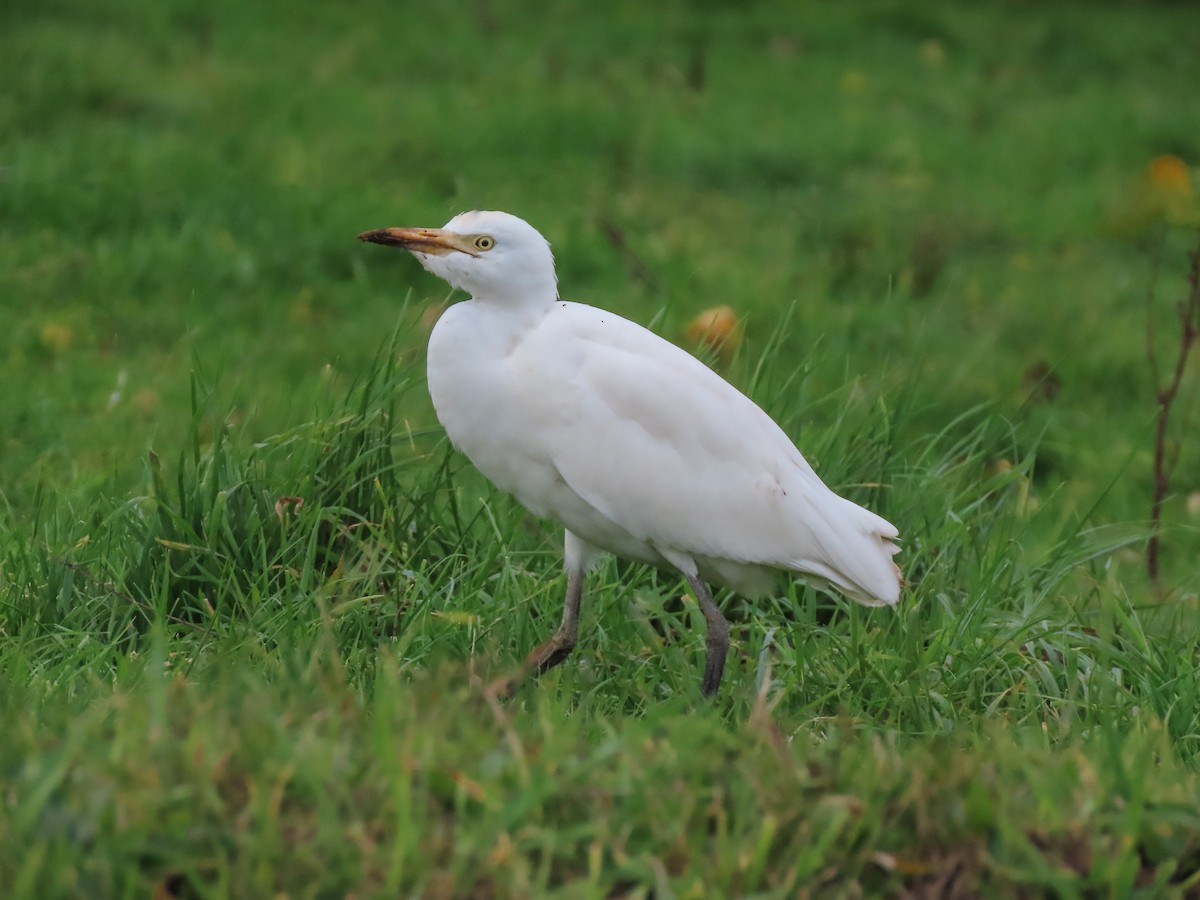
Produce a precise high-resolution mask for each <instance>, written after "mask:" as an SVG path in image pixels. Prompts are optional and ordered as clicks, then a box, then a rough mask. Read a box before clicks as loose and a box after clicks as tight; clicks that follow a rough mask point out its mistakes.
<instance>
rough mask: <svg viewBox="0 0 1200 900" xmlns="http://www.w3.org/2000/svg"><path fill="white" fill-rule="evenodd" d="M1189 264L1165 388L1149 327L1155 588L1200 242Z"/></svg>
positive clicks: (1195, 312)
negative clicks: (1154, 409) (1170, 440)
mask: <svg viewBox="0 0 1200 900" xmlns="http://www.w3.org/2000/svg"><path fill="white" fill-rule="evenodd" d="M1188 262H1189V266H1188V293H1187V297H1186V298H1184V299H1183V300H1182V301H1180V303H1179V306H1178V312H1179V325H1180V333H1179V354H1178V356H1176V358H1175V369H1174V371H1173V372H1172V373H1171V379H1170V381H1168V382H1167V383H1166V384H1165V385H1163V384H1161V383H1160V382H1159V380H1158V362H1157V358H1156V356H1155V349H1154V330H1153V327H1149V328H1148V329H1147V332H1146V341H1147V345H1148V350H1149V353H1150V359H1151V362H1152V371H1153V372H1154V376H1155V380H1154V386H1155V390H1156V392H1157V396H1156V399H1157V401H1158V419H1157V421H1156V422H1155V428H1154V495H1153V498H1152V499H1151V503H1150V540H1149V541H1147V542H1146V573H1147V574H1148V575H1149V576H1150V580H1151V581H1152V582H1154V583H1155V584H1158V580H1159V563H1158V557H1159V531H1160V529H1161V525H1162V508H1163V502H1164V500H1165V499H1166V496H1167V491H1168V490H1169V489H1170V474H1169V473H1168V472H1167V425H1168V422H1169V420H1170V417H1171V408H1172V406H1173V405H1174V403H1175V398H1176V397H1177V396H1178V395H1179V386H1180V385H1181V384H1182V383H1183V373H1184V371H1185V369H1186V367H1187V359H1188V354H1189V353H1190V352H1191V349H1192V344H1193V343H1195V341H1196V337H1197V335H1200V241H1198V242H1197V244H1196V247H1195V249H1193V250H1192V251H1191V253H1189V254H1188ZM1151 315H1152V312H1151Z"/></svg>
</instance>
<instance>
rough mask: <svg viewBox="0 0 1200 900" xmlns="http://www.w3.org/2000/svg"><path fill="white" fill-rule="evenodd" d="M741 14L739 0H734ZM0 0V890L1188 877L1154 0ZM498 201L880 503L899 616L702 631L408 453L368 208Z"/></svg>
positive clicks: (795, 591) (394, 304) (787, 610)
mask: <svg viewBox="0 0 1200 900" xmlns="http://www.w3.org/2000/svg"><path fill="white" fill-rule="evenodd" d="M743 6H744V8H743ZM647 9H648V8H647V7H644V5H642V4H634V3H615V4H610V5H603V4H582V3H574V2H543V3H518V2H502V0H477V2H474V3H472V4H458V5H455V4H440V5H439V4H413V3H404V2H400V3H382V2H376V0H362V2H356V3H352V4H322V3H316V2H312V0H297V2H293V3H290V4H278V3H264V4H248V3H234V2H231V0H212V2H209V3H206V4H194V3H185V2H182V0H171V2H164V3H150V2H148V0H108V2H105V3H90V2H84V0H42V2H37V3H34V2H30V0H10V2H9V3H8V4H7V5H6V6H5V9H4V12H3V13H2V14H0V81H2V83H3V84H4V85H5V88H4V90H3V91H0V309H2V310H3V313H4V316H5V321H6V327H5V328H4V329H3V331H2V332H0V383H2V384H3V391H0V425H2V426H3V427H2V429H0V721H2V722H3V728H2V732H3V737H2V738H0V886H2V888H3V890H2V891H0V892H2V893H3V894H4V896H6V897H13V898H26V897H27V898H50V897H146V896H153V897H155V898H157V900H166V898H170V897H180V898H183V897H248V898H249V897H264V896H289V897H333V896H353V897H360V898H362V897H374V896H380V897H395V896H413V897H418V896H419V897H432V898H450V897H477V898H483V897H533V896H561V897H597V898H602V897H654V898H657V900H662V898H668V897H717V896H730V897H732V896H755V897H794V896H813V897H862V896H902V897H972V896H980V895H983V896H1020V897H1030V896H1059V897H1106V896H1111V897H1131V896H1141V897H1162V896H1167V897H1171V896H1200V802H1198V801H1200V776H1198V774H1197V767H1198V764H1200V685H1198V683H1197V677H1196V667H1197V650H1196V639H1195V635H1196V633H1197V630H1198V629H1200V611H1198V609H1197V602H1198V600H1197V585H1198V584H1200V578H1198V577H1197V568H1198V567H1197V563H1196V559H1197V558H1200V502H1198V501H1200V446H1198V444H1200V442H1197V440H1196V438H1195V435H1196V424H1197V398H1198V396H1200V391H1198V389H1197V384H1198V377H1197V376H1198V375H1200V366H1198V365H1197V363H1196V361H1195V358H1193V359H1192V361H1191V362H1190V363H1189V365H1188V367H1187V368H1186V370H1185V372H1184V375H1183V381H1182V388H1181V391H1180V395H1179V397H1178V399H1177V401H1176V403H1175V406H1174V409H1173V419H1172V424H1171V432H1170V441H1169V443H1168V446H1167V460H1168V463H1169V464H1170V466H1171V470H1170V473H1171V493H1170V495H1169V496H1168V499H1167V502H1166V506H1165V510H1164V522H1165V528H1164V532H1163V550H1162V552H1163V575H1162V579H1161V583H1160V584H1158V585H1157V586H1156V585H1154V584H1152V583H1150V581H1149V580H1148V579H1147V576H1146V574H1145V560H1144V546H1145V541H1146V538H1147V535H1148V531H1149V529H1148V517H1149V510H1150V497H1151V491H1152V485H1153V463H1152V449H1153V435H1154V419H1155V399H1154V397H1155V389H1156V388H1155V384H1154V378H1153V374H1152V369H1151V365H1150V363H1149V361H1148V360H1147V353H1146V325H1147V317H1148V308H1149V316H1150V319H1151V321H1153V322H1154V324H1155V331H1156V334H1157V337H1158V341H1157V343H1158V349H1159V355H1160V364H1159V365H1160V369H1161V373H1162V375H1161V378H1162V379H1165V373H1166V372H1167V371H1169V369H1170V367H1171V366H1172V365H1173V354H1174V352H1175V350H1176V347H1177V345H1178V337H1177V335H1178V330H1179V326H1178V322H1177V321H1176V320H1175V318H1174V309H1175V304H1176V303H1177V302H1178V301H1180V300H1181V299H1182V298H1183V297H1184V295H1185V294H1186V292H1187V283H1186V276H1187V254H1188V251H1189V248H1190V247H1191V246H1193V245H1195V243H1196V235H1195V232H1194V231H1193V230H1190V229H1189V227H1187V226H1188V224H1189V222H1191V221H1192V220H1193V219H1194V214H1195V206H1194V202H1195V201H1194V197H1192V195H1191V194H1190V188H1188V187H1187V186H1186V185H1185V184H1184V183H1183V182H1182V181H1181V180H1180V179H1178V178H1176V179H1175V180H1174V181H1170V182H1169V183H1166V184H1165V185H1164V184H1162V183H1157V182H1154V181H1153V180H1152V179H1151V180H1148V178H1149V176H1148V175H1147V172H1148V171H1149V170H1148V169H1147V167H1148V166H1149V165H1150V163H1151V161H1152V160H1154V159H1156V158H1158V157H1162V156H1164V155H1168V154H1169V155H1175V156H1178V157H1179V158H1180V159H1182V160H1184V161H1185V162H1189V163H1191V164H1193V165H1194V164H1195V162H1196V161H1197V160H1200V123H1198V120H1197V118H1196V87H1197V84H1200V62H1197V60H1200V37H1198V32H1197V29H1196V27H1195V26H1196V22H1197V20H1196V16H1195V12H1194V10H1193V9H1192V8H1191V7H1190V6H1189V5H1188V4H1184V3H1179V4H1171V3H1140V4H1136V3H1118V2H1113V3H1091V4H1085V3H1082V2H1080V3H1064V4H1034V3H1025V2H1009V3H990V4H984V3H951V2H940V3H932V4H922V5H917V4H903V3H899V2H886V0H867V2H862V3H854V4H832V3H830V4H816V3H813V4H807V5H806V4H784V3H771V2H766V0H761V2H757V3H749V4H733V3H722V2H716V0H712V2H706V3H699V4H684V3H666V4H661V5H659V6H658V7H656V8H655V9H656V10H657V11H655V12H653V13H650V12H647ZM468 208H499V209H507V210H509V211H511V212H514V213H517V214H519V215H521V216H523V217H525V218H527V219H529V220H530V221H531V222H533V223H534V224H535V225H536V226H537V227H538V228H540V229H541V230H542V231H543V232H544V233H545V234H546V235H547V237H549V239H550V240H551V241H552V243H553V245H554V248H555V252H556V255H557V258H558V262H559V274H560V280H561V284H562V288H563V294H564V296H565V297H567V298H570V299H578V300H585V301H587V302H591V303H594V304H596V305H600V306H604V307H607V308H611V309H614V310H617V311H619V312H620V313H622V314H624V315H626V316H629V317H630V318H633V319H635V320H637V321H640V322H643V323H646V324H649V325H651V327H653V328H655V329H656V330H657V331H659V332H660V333H661V334H663V335H664V336H666V337H668V338H671V339H673V340H676V341H678V342H681V343H684V344H685V345H686V344H687V338H686V326H687V323H688V322H689V321H690V320H691V319H692V318H693V316H695V315H696V314H697V313H698V312H700V311H701V310H703V309H705V308H708V307H712V306H715V305H719V304H728V305H730V306H731V307H732V308H733V309H734V310H735V311H736V313H737V314H738V316H739V317H740V319H741V322H742V326H743V330H744V338H743V340H742V343H741V346H740V349H739V350H738V353H737V354H736V356H735V357H734V358H733V359H732V360H724V361H719V362H718V361H714V364H719V365H721V366H722V367H723V371H724V373H725V374H726V376H727V377H728V378H729V379H730V380H732V381H733V382H734V383H735V384H737V385H738V386H739V387H741V388H742V389H743V390H745V391H746V392H748V393H749V394H750V395H751V396H752V397H754V399H755V400H757V401H758V402H759V403H760V404H761V405H762V406H763V407H764V408H765V409H766V410H767V411H768V412H770V413H771V414H772V415H773V416H775V417H776V418H777V420H778V421H780V422H781V424H783V426H784V427H785V428H786V429H787V430H788V432H789V433H790V434H792V435H793V436H794V437H795V438H796V440H797V441H798V443H799V445H800V446H801V447H802V449H803V450H804V452H805V453H806V455H807V456H808V457H809V459H810V460H811V461H812V462H813V463H814V465H815V466H816V468H817V469H818V471H819V472H820V473H821V475H822V476H823V477H824V479H825V480H826V481H827V482H828V483H830V484H831V485H832V486H834V487H835V488H837V489H839V490H840V491H842V492H844V493H846V494H847V495H848V496H850V497H852V498H853V499H856V500H859V501H862V502H865V503H868V504H869V505H871V506H872V508H874V509H877V510H878V511H879V512H881V513H882V514H884V515H885V516H887V517H888V518H889V519H890V520H891V521H893V522H895V523H896V524H897V525H898V526H899V527H900V529H901V532H902V534H903V536H904V550H903V554H902V556H901V557H900V560H901V562H902V564H903V566H904V568H905V571H906V575H907V578H908V581H909V589H908V590H907V591H906V593H905V596H904V598H903V599H902V602H901V605H900V606H899V607H898V608H897V609H895V610H889V609H884V610H867V609H863V608H857V607H854V608H851V607H850V606H848V605H847V604H845V603H843V602H841V601H837V600H832V599H830V598H828V597H826V596H824V595H822V594H820V593H817V592H815V591H813V590H812V589H810V588H808V587H805V586H804V585H802V584H797V583H791V584H785V583H782V582H781V584H780V589H779V592H778V593H777V594H776V596H775V597H774V598H772V599H771V600H770V601H767V602H759V603H757V604H755V605H750V604H748V603H746V602H744V601H742V600H741V599H740V598H737V597H732V596H727V597H724V598H723V605H724V607H725V609H726V611H727V614H728V615H729V617H730V619H731V621H732V622H733V623H734V653H733V654H732V656H731V660H730V667H729V669H728V670H727V672H726V681H725V685H724V688H723V692H722V694H721V695H720V696H719V697H718V699H717V700H716V701H715V702H713V703H705V702H703V701H702V700H701V699H700V697H699V673H700V666H701V661H702V657H703V652H704V641H703V618H702V616H700V614H699V611H698V609H697V608H696V606H695V603H694V602H693V601H692V600H691V599H690V598H689V597H687V595H686V594H685V592H684V586H683V585H682V584H681V583H680V582H679V581H678V580H677V579H675V578H673V577H670V576H668V575H666V574H663V573H656V572H654V571H651V570H647V569H645V568H642V567H637V566H630V565H626V564H623V563H618V562H610V563H607V564H606V565H605V566H603V567H602V568H601V569H600V571H599V572H598V573H597V575H596V576H595V577H594V578H593V579H592V581H591V583H590V586H589V593H588V596H587V600H586V604H585V608H584V619H583V640H582V644H581V646H580V648H579V650H578V651H577V652H576V654H575V656H573V657H572V658H571V660H570V661H569V662H568V663H567V664H565V665H563V666H562V667H560V668H559V669H557V670H555V671H553V672H552V673H550V674H549V675H547V676H546V677H545V678H543V679H541V680H540V681H539V682H537V683H535V684H531V685H529V686H528V687H527V688H526V689H525V690H524V691H523V692H522V693H521V694H520V695H518V696H517V697H516V698H515V699H513V700H510V701H504V702H501V701H497V700H496V699H495V698H494V697H491V696H490V695H489V693H488V692H487V691H486V690H485V689H484V685H486V684H487V683H488V681H489V680H490V679H492V678H494V677H496V676H498V675H501V674H504V673H507V672H510V671H512V670H513V669H514V667H515V666H516V665H518V664H519V662H520V660H522V659H523V658H524V655H525V653H526V652H527V651H528V650H529V649H530V648H531V647H533V646H534V645H535V644H536V643H537V642H538V641H540V640H541V639H542V638H544V637H546V636H547V635H548V634H549V632H550V631H551V630H553V628H554V626H555V625H556V623H557V620H558V616H559V614H560V609H561V598H562V595H563V592H564V589H565V581H564V579H563V577H562V576H561V574H560V571H559V558H558V554H559V544H560V535H559V533H558V532H557V530H556V529H555V528H554V527H553V525H552V523H546V522H539V521H535V520H532V519H531V518H530V517H529V516H528V515H527V514H525V513H524V512H523V511H522V510H521V509H520V508H519V507H518V506H516V504H515V503H514V502H513V501H512V500H511V499H510V498H508V497H506V496H503V495H501V494H498V493H496V492H494V491H493V490H491V489H490V488H489V487H488V485H487V484H486V483H485V482H484V481H483V479H482V478H481V477H480V476H479V475H478V474H477V473H475V472H474V471H473V470H472V469H471V468H470V466H469V464H467V463H466V462H465V461H464V460H463V459H462V458H461V457H459V456H457V455H456V454H454V453H453V452H452V451H451V450H450V448H449V447H448V446H447V444H446V441H445V439H444V436H443V435H442V434H441V433H440V431H439V429H438V428H437V426H436V420H435V418H434V416H433V413H432V409H431V407H430V405H429V401H428V399H427V397H426V394H425V388H424V383H423V352H424V351H423V348H424V342H425V338H426V336H427V334H428V330H429V327H430V323H431V322H432V321H433V320H434V318H435V317H436V315H437V312H438V310H439V309H440V308H441V305H442V304H443V303H445V302H446V301H447V300H449V299H452V298H449V297H447V295H446V290H445V287H444V285H443V284H442V283H441V282H438V281H437V280H436V279H433V278H432V277H431V276H428V275H427V274H425V273H424V272H422V271H421V270H420V268H419V266H418V265H417V264H416V263H415V261H413V260H412V259H411V258H409V257H408V256H407V255H406V254H401V253H385V252H383V251H379V250H378V248H372V247H364V246H362V245H359V244H358V243H357V242H356V241H355V239H354V236H355V235H356V234H357V233H358V232H359V231H362V230H365V229H368V228H376V227H382V226H389V225H440V224H442V223H443V222H445V221H446V220H447V219H449V218H450V217H451V216H452V215H453V214H454V213H456V212H458V211H460V210H462V209H468Z"/></svg>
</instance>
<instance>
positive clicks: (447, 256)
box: [358, 210, 558, 304]
mask: <svg viewBox="0 0 1200 900" xmlns="http://www.w3.org/2000/svg"><path fill="white" fill-rule="evenodd" d="M358 239H359V240H360V241H368V242H370V243H372V244H387V245H389V246H392V247H402V248H403V249H405V250H407V251H409V252H410V253H412V255H413V256H415V257H416V258H417V259H418V260H420V262H421V265H423V266H424V267H425V268H426V269H428V270H429V271H430V272H432V273H433V274H434V275H437V276H438V277H439V278H442V279H444V280H446V281H448V282H450V284H451V285H453V286H454V287H456V288H460V289H461V290H464V291H466V292H467V293H469V294H470V295H471V296H472V297H475V298H477V299H481V300H496V301H500V302H506V303H514V304H524V303H537V302H542V303H547V302H553V301H554V300H555V299H556V298H557V296H558V283H557V279H556V278H555V275H554V256H553V255H552V254H551V253H550V244H549V243H547V241H546V239H545V238H544V237H542V235H541V234H540V233H539V232H538V230H537V229H536V228H534V227H533V226H532V225H530V224H529V223H528V222H526V221H525V220H524V219H519V218H517V217H516V216H514V215H510V214H509V213H506V212H495V211H490V210H488V211H478V210H476V211H473V212H464V213H459V214H458V215H457V216H455V217H454V218H453V219H451V220H450V221H449V222H447V223H446V224H445V226H444V227H442V228H380V229H377V230H375V231H364V232H363V233H362V234H360V235H359V236H358Z"/></svg>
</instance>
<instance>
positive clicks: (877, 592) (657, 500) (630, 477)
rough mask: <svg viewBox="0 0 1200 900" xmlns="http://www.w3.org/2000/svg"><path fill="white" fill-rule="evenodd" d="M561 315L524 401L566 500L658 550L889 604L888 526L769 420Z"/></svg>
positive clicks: (713, 382) (617, 321)
mask: <svg viewBox="0 0 1200 900" xmlns="http://www.w3.org/2000/svg"><path fill="white" fill-rule="evenodd" d="M562 313H563V315H560V316H557V317H554V316H552V317H550V320H551V321H550V322H548V326H549V327H546V328H543V329H539V331H540V332H542V333H541V334H539V335H537V337H536V339H535V340H534V341H533V342H531V346H530V347H528V348H526V349H527V350H528V351H529V352H530V354H531V357H530V358H531V359H532V358H533V357H534V356H536V358H538V359H540V360H542V361H544V360H546V359H548V358H553V359H554V360H556V362H555V363H554V364H553V365H552V367H551V369H550V370H548V371H547V370H543V371H541V372H540V373H539V374H540V375H542V376H543V378H544V379H545V380H544V381H543V382H542V384H541V385H540V386H539V387H538V388H537V389H535V391H534V392H533V395H532V396H531V397H530V398H529V403H530V404H531V405H532V406H533V407H535V408H536V416H535V418H536V419H537V420H538V421H539V426H540V427H542V428H544V429H545V431H544V436H545V440H546V448H547V449H548V451H549V453H550V455H551V458H552V459H553V463H554V465H555V467H556V468H557V469H558V471H559V473H560V474H561V476H562V478H563V479H564V480H565V481H566V482H567V484H568V485H569V486H570V487H571V489H572V490H573V491H575V492H576V493H577V494H578V495H580V496H581V497H583V498H584V499H585V500H586V501H587V502H588V503H589V504H590V505H592V506H593V507H594V508H595V509H596V510H598V511H599V512H600V513H602V514H603V515H604V516H605V517H606V518H608V519H609V520H610V521H612V522H614V523H615V524H617V525H618V526H619V527H621V528H622V529H623V530H625V531H626V532H628V533H629V534H631V535H633V536H635V537H636V538H639V539H642V540H645V541H647V542H649V543H651V544H653V545H655V546H657V547H660V548H665V549H668V550H673V551H682V552H683V553H686V554H690V555H693V556H705V557H713V558H718V559H729V560H734V561H737V562H745V563H756V564H764V565H771V566H778V567H782V568H789V569H797V570H800V571H808V572H812V573H814V574H819V575H822V577H826V578H828V579H829V580H831V581H833V582H834V583H835V584H838V585H839V586H841V587H842V588H843V589H844V590H846V591H847V593H851V594H852V595H854V596H855V597H856V598H858V599H862V600H864V602H871V601H872V598H875V602H879V601H883V602H893V600H892V594H893V593H896V592H898V586H897V587H896V588H895V590H893V586H892V585H893V583H896V584H898V582H896V576H895V574H894V572H895V567H894V566H893V565H892V564H891V553H892V552H894V545H890V544H887V539H888V538H890V537H894V536H895V534H896V531H895V529H894V528H892V526H890V525H889V524H888V523H887V522H885V521H884V520H883V519H881V518H879V517H878V516H875V515H874V514H873V513H870V512H868V511H866V510H864V509H862V508H860V507H858V506H855V505H854V504H852V503H850V502H849V501H847V500H844V499H843V498H841V497H838V496H837V495H836V494H834V493H833V492H832V491H830V490H829V489H828V488H827V487H826V486H825V484H824V483H823V482H822V481H821V480H820V478H818V477H817V475H816V474H815V473H814V472H813V470H812V468H811V466H809V464H808V463H807V461H805V459H804V458H803V456H801V454H800V452H799V451H798V450H797V449H796V448H795V446H794V445H793V444H792V442H791V441H790V440H789V439H788V437H787V435H786V434H784V432H783V431H782V430H781V429H780V428H779V426H778V425H776V424H775V422H774V421H773V420H772V419H771V418H770V417H769V416H768V415H767V414H766V413H764V412H763V411H762V410H761V409H759V408H758V407H757V406H755V404H754V403H753V402H752V401H750V400H749V399H748V398H747V397H745V396H744V395H743V394H741V393H740V392H738V391H737V390H736V389H735V388H733V387H732V386H731V385H730V384H728V382H726V381H725V380H724V379H722V378H721V377H720V376H718V375H717V374H716V373H715V372H713V371H712V370H711V369H709V368H708V367H707V366H705V365H704V364H703V363H701V362H700V361H699V360H697V359H696V358H695V357H693V356H691V355H690V354H688V353H686V352H684V351H683V350H681V349H679V348H678V347H675V346H674V345H673V344H670V343H668V342H667V341H664V340H662V339H661V338H659V337H658V336H656V335H654V334H652V333H651V332H649V331H646V330H645V329H643V328H641V326H638V325H635V324H634V323H632V322H629V321H628V320H625V319H621V318H620V317H618V316H614V315H612V314H609V313H602V312H600V311H598V310H594V309H592V308H591V307H581V306H575V305H574V304H567V305H564V306H563V307H562ZM555 318H557V319H558V321H557V322H554V321H553V320H554V319H555ZM549 348H553V349H554V352H553V353H548V352H547V350H548V349H549ZM884 544H887V548H888V549H885V548H884V547H883V546H882V545H884Z"/></svg>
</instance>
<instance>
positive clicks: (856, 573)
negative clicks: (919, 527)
mask: <svg viewBox="0 0 1200 900" xmlns="http://www.w3.org/2000/svg"><path fill="white" fill-rule="evenodd" d="M838 500H839V501H841V504H844V505H842V506H841V508H840V509H838V510H837V514H835V515H832V516H829V517H828V518H827V519H826V524H827V526H828V530H827V531H826V532H825V534H824V535H822V536H821V537H822V540H821V544H822V545H823V549H824V550H825V551H826V552H825V556H826V557H827V558H826V560H822V561H819V562H817V561H813V560H809V561H807V563H808V564H807V565H805V566H804V567H803V568H804V570H805V571H809V572H811V574H813V575H816V576H818V577H820V578H823V579H824V580H826V581H828V582H829V583H830V584H831V585H832V586H833V587H835V588H837V589H838V590H839V591H841V592H842V593H843V594H845V595H846V596H847V597H849V598H850V599H852V600H856V601H858V602H859V603H862V604H863V605H864V606H894V605H895V604H896V602H897V601H898V600H899V599H900V587H901V585H902V584H903V583H904V580H903V578H902V577H901V575H900V567H899V566H897V565H896V563H895V562H894V561H893V559H892V557H893V556H894V555H895V554H897V553H899V552H900V547H899V545H897V544H895V543H893V541H894V540H895V539H896V538H897V537H899V534H900V533H899V531H897V530H896V526H895V525H893V524H892V523H891V522H889V521H887V519H884V518H883V517H882V516H877V515H875V513H873V512H871V511H870V510H867V509H863V508H862V507H861V506H859V505H858V504H856V503H852V502H850V501H849V500H846V499H845V498H844V497H838ZM841 504H839V505H841Z"/></svg>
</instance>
